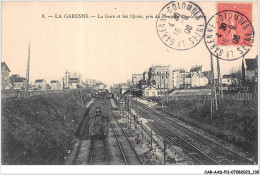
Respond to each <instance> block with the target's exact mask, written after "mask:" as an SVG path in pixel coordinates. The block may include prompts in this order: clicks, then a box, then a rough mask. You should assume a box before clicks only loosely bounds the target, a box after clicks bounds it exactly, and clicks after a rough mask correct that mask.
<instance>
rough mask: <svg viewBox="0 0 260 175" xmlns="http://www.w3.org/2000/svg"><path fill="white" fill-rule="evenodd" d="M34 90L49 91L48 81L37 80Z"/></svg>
mask: <svg viewBox="0 0 260 175" xmlns="http://www.w3.org/2000/svg"><path fill="white" fill-rule="evenodd" d="M34 88H35V90H39V91H45V90H46V89H47V85H46V80H44V79H38V80H35V82H34Z"/></svg>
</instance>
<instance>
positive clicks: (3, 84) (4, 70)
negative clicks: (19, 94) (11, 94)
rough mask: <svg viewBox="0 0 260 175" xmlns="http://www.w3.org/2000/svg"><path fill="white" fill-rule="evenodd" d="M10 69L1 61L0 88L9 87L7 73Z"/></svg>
mask: <svg viewBox="0 0 260 175" xmlns="http://www.w3.org/2000/svg"><path fill="white" fill-rule="evenodd" d="M10 72H11V71H10V69H9V68H8V66H7V65H6V63H5V62H1V77H2V79H1V89H9V88H10V86H9V73H10Z"/></svg>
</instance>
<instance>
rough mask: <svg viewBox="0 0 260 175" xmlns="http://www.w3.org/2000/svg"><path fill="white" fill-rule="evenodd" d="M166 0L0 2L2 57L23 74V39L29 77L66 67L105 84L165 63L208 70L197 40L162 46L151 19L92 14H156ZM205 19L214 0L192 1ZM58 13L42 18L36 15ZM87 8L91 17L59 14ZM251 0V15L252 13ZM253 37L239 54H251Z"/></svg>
mask: <svg viewBox="0 0 260 175" xmlns="http://www.w3.org/2000/svg"><path fill="white" fill-rule="evenodd" d="M166 3H167V2H2V56H1V59H2V61H5V62H6V63H7V65H8V67H9V69H10V70H11V74H20V75H21V76H23V77H25V75H26V66H27V58H28V43H30V46H31V62H30V82H34V80H35V79H46V80H47V82H49V81H50V80H56V79H58V80H62V77H63V76H64V73H65V71H66V70H68V71H71V72H81V73H82V75H83V80H85V79H86V78H88V79H97V80H100V81H102V82H104V83H106V84H108V85H112V84H114V83H123V82H126V81H127V79H131V77H132V74H136V73H142V72H143V71H144V70H145V69H147V68H149V66H151V65H157V64H162V65H171V66H172V67H173V68H184V69H186V70H189V69H190V67H192V66H195V65H202V66H203V70H205V71H206V70H210V53H209V51H208V49H207V47H206V46H205V43H204V41H203V40H201V42H200V43H199V44H198V45H197V46H195V47H193V48H191V49H189V50H185V51H178V50H174V49H171V48H169V47H167V46H165V45H164V44H163V43H162V41H161V40H160V38H159V36H158V35H157V31H156V19H155V18H153V19H147V20H146V19H132V18H130V17H129V18H127V19H125V18H124V19H123V18H115V19H114V18H105V17H104V18H97V15H98V14H100V15H103V16H104V15H105V14H108V15H121V17H122V14H125V15H129V16H130V15H131V14H133V15H135V16H137V15H143V16H144V18H145V16H146V15H149V14H151V15H156V14H158V13H159V12H160V10H161V9H162V8H163V6H164V5H166ZM196 4H198V5H199V6H200V7H201V9H202V10H203V12H204V14H205V16H206V20H208V19H209V18H210V17H211V16H213V15H214V14H215V13H216V2H196ZM43 14H44V15H45V16H48V15H51V16H55V14H57V15H59V14H61V16H62V18H54V17H52V18H48V17H47V18H42V15H43ZM64 14H88V15H89V16H96V18H87V19H85V18H82V19H81V18H74V19H72V18H64ZM256 15H257V6H256V4H254V5H253V19H257V16H256ZM257 21H258V20H253V22H252V23H253V26H254V30H255V34H256V35H255V42H254V44H253V46H252V47H251V49H250V51H249V53H248V54H247V55H246V56H245V58H254V57H255V56H256V55H257V44H258V42H257V38H258V29H257V25H258V24H257ZM241 62H242V60H241V59H239V60H235V61H223V60H220V69H221V74H222V75H223V74H227V73H229V72H230V71H231V69H239V68H240V67H241Z"/></svg>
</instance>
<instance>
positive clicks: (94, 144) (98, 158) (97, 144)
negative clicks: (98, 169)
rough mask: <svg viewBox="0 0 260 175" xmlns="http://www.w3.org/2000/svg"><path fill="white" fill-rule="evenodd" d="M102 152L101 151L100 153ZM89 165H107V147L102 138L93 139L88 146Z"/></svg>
mask: <svg viewBox="0 0 260 175" xmlns="http://www.w3.org/2000/svg"><path fill="white" fill-rule="evenodd" d="M101 150H103V151H101ZM89 164H90V165H107V164H108V158H107V145H106V140H105V139H104V138H100V139H99V138H93V139H92V140H91V144H90V156H89Z"/></svg>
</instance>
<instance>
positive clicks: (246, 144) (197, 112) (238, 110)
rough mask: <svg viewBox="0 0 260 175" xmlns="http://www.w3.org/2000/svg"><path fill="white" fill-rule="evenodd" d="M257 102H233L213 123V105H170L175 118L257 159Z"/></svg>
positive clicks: (226, 104)
mask: <svg viewBox="0 0 260 175" xmlns="http://www.w3.org/2000/svg"><path fill="white" fill-rule="evenodd" d="M257 110H258V106H257V101H232V102H223V103H220V104H219V109H218V111H216V112H215V113H214V114H213V119H212V120H211V119H210V102H208V103H201V104H200V103H197V102H196V101H188V100H180V101H172V102H170V103H168V104H167V108H166V111H167V112H168V113H171V114H173V116H175V117H177V118H179V119H181V120H183V121H185V122H187V123H189V124H191V125H193V126H195V127H198V128H201V129H203V130H205V131H206V132H209V133H211V134H213V135H215V136H217V137H219V138H221V139H223V140H226V141H228V142H230V143H233V144H235V145H237V146H238V147H240V148H242V149H244V150H245V151H248V152H251V153H252V154H254V155H257V145H258V144H257V133H258V126H257V123H258V121H257V120H258V111H257Z"/></svg>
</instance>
